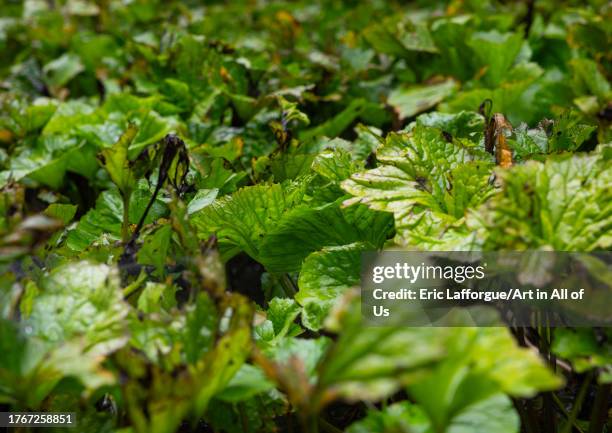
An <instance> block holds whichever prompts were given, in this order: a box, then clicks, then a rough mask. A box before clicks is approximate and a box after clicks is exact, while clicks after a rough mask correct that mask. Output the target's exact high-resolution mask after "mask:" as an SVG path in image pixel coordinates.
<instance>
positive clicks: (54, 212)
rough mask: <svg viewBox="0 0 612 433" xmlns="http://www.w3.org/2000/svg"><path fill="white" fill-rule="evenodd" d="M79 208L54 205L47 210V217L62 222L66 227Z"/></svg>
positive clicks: (70, 205) (59, 204)
mask: <svg viewBox="0 0 612 433" xmlns="http://www.w3.org/2000/svg"><path fill="white" fill-rule="evenodd" d="M76 211H77V206H75V205H72V204H61V203H53V204H50V205H49V206H48V207H47V209H45V215H47V216H49V217H51V218H55V219H57V220H60V221H61V222H62V223H63V224H64V225H66V224H68V223H69V222H70V221H72V218H74V215H75V214H76Z"/></svg>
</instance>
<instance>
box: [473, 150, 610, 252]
mask: <svg viewBox="0 0 612 433" xmlns="http://www.w3.org/2000/svg"><path fill="white" fill-rule="evenodd" d="M501 177H502V179H503V181H504V183H503V191H502V193H501V194H499V195H496V196H494V197H493V199H492V200H490V201H489V202H488V203H487V204H486V205H485V206H484V207H483V208H482V209H481V210H480V211H479V213H478V216H477V217H476V218H475V224H474V227H476V225H478V224H481V225H482V226H483V228H484V232H483V235H484V236H485V239H486V241H485V246H486V247H487V248H494V249H498V248H504V249H512V250H524V249H536V248H542V247H548V248H553V249H555V250H559V251H592V250H597V249H604V250H605V249H608V248H610V246H612V237H611V236H610V229H611V227H612V190H611V189H610V183H611V182H612V170H610V151H609V147H603V148H601V149H600V150H599V151H597V152H594V153H592V154H589V155H580V156H578V155H574V156H572V155H563V156H559V157H555V158H551V159H549V160H547V161H546V162H544V163H541V162H535V161H530V162H528V163H526V164H525V165H522V166H517V167H513V168H512V169H511V170H509V171H507V172H502V173H501ZM476 220H478V221H479V222H476Z"/></svg>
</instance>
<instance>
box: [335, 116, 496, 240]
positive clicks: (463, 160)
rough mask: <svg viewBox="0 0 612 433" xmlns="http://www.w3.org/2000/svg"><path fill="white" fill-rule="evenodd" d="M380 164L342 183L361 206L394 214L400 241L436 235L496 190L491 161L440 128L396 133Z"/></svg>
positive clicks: (464, 141)
mask: <svg viewBox="0 0 612 433" xmlns="http://www.w3.org/2000/svg"><path fill="white" fill-rule="evenodd" d="M378 160H379V162H380V165H379V166H378V167H377V168H375V169H372V170H368V171H365V172H362V173H357V174H355V175H353V176H351V178H350V179H348V180H346V181H344V182H343V183H342V187H343V188H344V189H345V190H346V191H347V192H349V193H351V194H352V195H353V196H355V198H354V199H352V200H351V201H350V202H355V201H357V202H360V203H363V204H366V205H367V206H369V207H371V208H372V209H375V210H380V211H387V212H391V213H393V216H394V218H395V228H396V231H397V236H396V241H398V242H399V243H402V244H410V243H415V242H417V241H418V240H421V239H423V238H431V237H436V236H438V235H439V234H440V233H442V232H443V230H444V228H445V227H447V226H448V225H449V224H452V223H454V222H456V221H458V220H460V219H461V218H463V216H464V214H465V211H466V210H467V209H468V208H471V207H474V206H477V205H478V204H480V203H482V202H484V201H485V200H486V199H487V198H488V196H490V195H491V194H492V192H493V186H492V185H491V184H490V182H489V177H490V173H491V169H492V163H491V162H489V161H490V158H489V156H488V155H486V154H485V153H484V152H483V151H482V150H481V149H479V148H478V147H477V145H476V144H474V143H471V142H469V141H467V140H458V139H451V140H447V139H446V138H445V136H444V133H443V132H442V131H440V130H439V129H437V128H432V127H425V126H422V125H419V124H418V123H417V126H416V127H415V128H414V130H413V131H412V134H390V135H389V136H388V137H387V140H386V143H385V145H384V146H383V147H382V148H381V149H380V150H379V153H378Z"/></svg>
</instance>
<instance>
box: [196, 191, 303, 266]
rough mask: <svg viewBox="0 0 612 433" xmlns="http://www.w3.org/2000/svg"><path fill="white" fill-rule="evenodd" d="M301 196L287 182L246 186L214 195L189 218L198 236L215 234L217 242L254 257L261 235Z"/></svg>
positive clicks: (301, 194) (257, 251)
mask: <svg viewBox="0 0 612 433" xmlns="http://www.w3.org/2000/svg"><path fill="white" fill-rule="evenodd" d="M302 196H303V190H302V189H301V187H300V186H298V187H297V188H295V189H293V188H292V187H291V186H290V185H289V184H287V185H285V186H281V185H280V184H273V185H257V186H251V187H246V188H242V189H240V190H238V191H237V192H235V193H234V194H232V195H231V196H224V197H221V198H218V199H217V200H215V201H214V202H213V203H212V204H210V205H209V206H207V207H205V208H203V209H202V210H200V211H199V212H196V213H195V214H193V215H192V221H193V224H194V226H195V228H196V229H197V230H198V236H199V237H200V238H208V237H209V236H210V235H211V234H216V235H217V238H218V239H219V241H220V242H223V243H226V244H228V245H230V246H235V247H239V248H240V249H241V250H243V251H245V252H246V253H247V254H249V255H250V256H251V257H253V258H255V259H258V258H259V249H260V242H261V240H262V238H263V237H264V236H265V235H266V234H267V233H268V232H269V231H270V230H272V228H273V227H275V226H276V224H277V223H278V221H279V220H280V219H281V217H282V216H283V214H284V213H285V212H287V210H288V209H290V208H292V207H293V206H295V205H296V204H298V203H299V202H300V201H301V200H302Z"/></svg>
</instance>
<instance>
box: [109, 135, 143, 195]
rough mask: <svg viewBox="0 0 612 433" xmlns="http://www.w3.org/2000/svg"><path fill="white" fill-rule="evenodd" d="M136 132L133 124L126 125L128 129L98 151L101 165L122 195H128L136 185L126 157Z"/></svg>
mask: <svg viewBox="0 0 612 433" xmlns="http://www.w3.org/2000/svg"><path fill="white" fill-rule="evenodd" d="M137 134H138V128H137V127H136V125H135V124H130V125H128V129H127V130H126V131H125V132H124V133H123V135H121V138H119V140H118V141H117V142H116V143H115V144H114V145H113V146H112V147H109V148H107V149H103V150H102V152H100V155H101V156H100V160H101V162H102V166H103V167H104V168H105V169H106V171H107V172H108V174H109V176H110V178H111V179H112V181H113V182H114V183H115V185H117V188H119V191H121V194H122V195H123V196H124V197H128V199H129V196H130V194H131V192H132V190H133V189H134V187H135V186H136V179H135V177H134V173H133V172H132V170H131V168H130V160H129V159H128V147H129V146H130V144H131V143H132V142H133V141H134V138H135V137H136V135H137Z"/></svg>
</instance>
